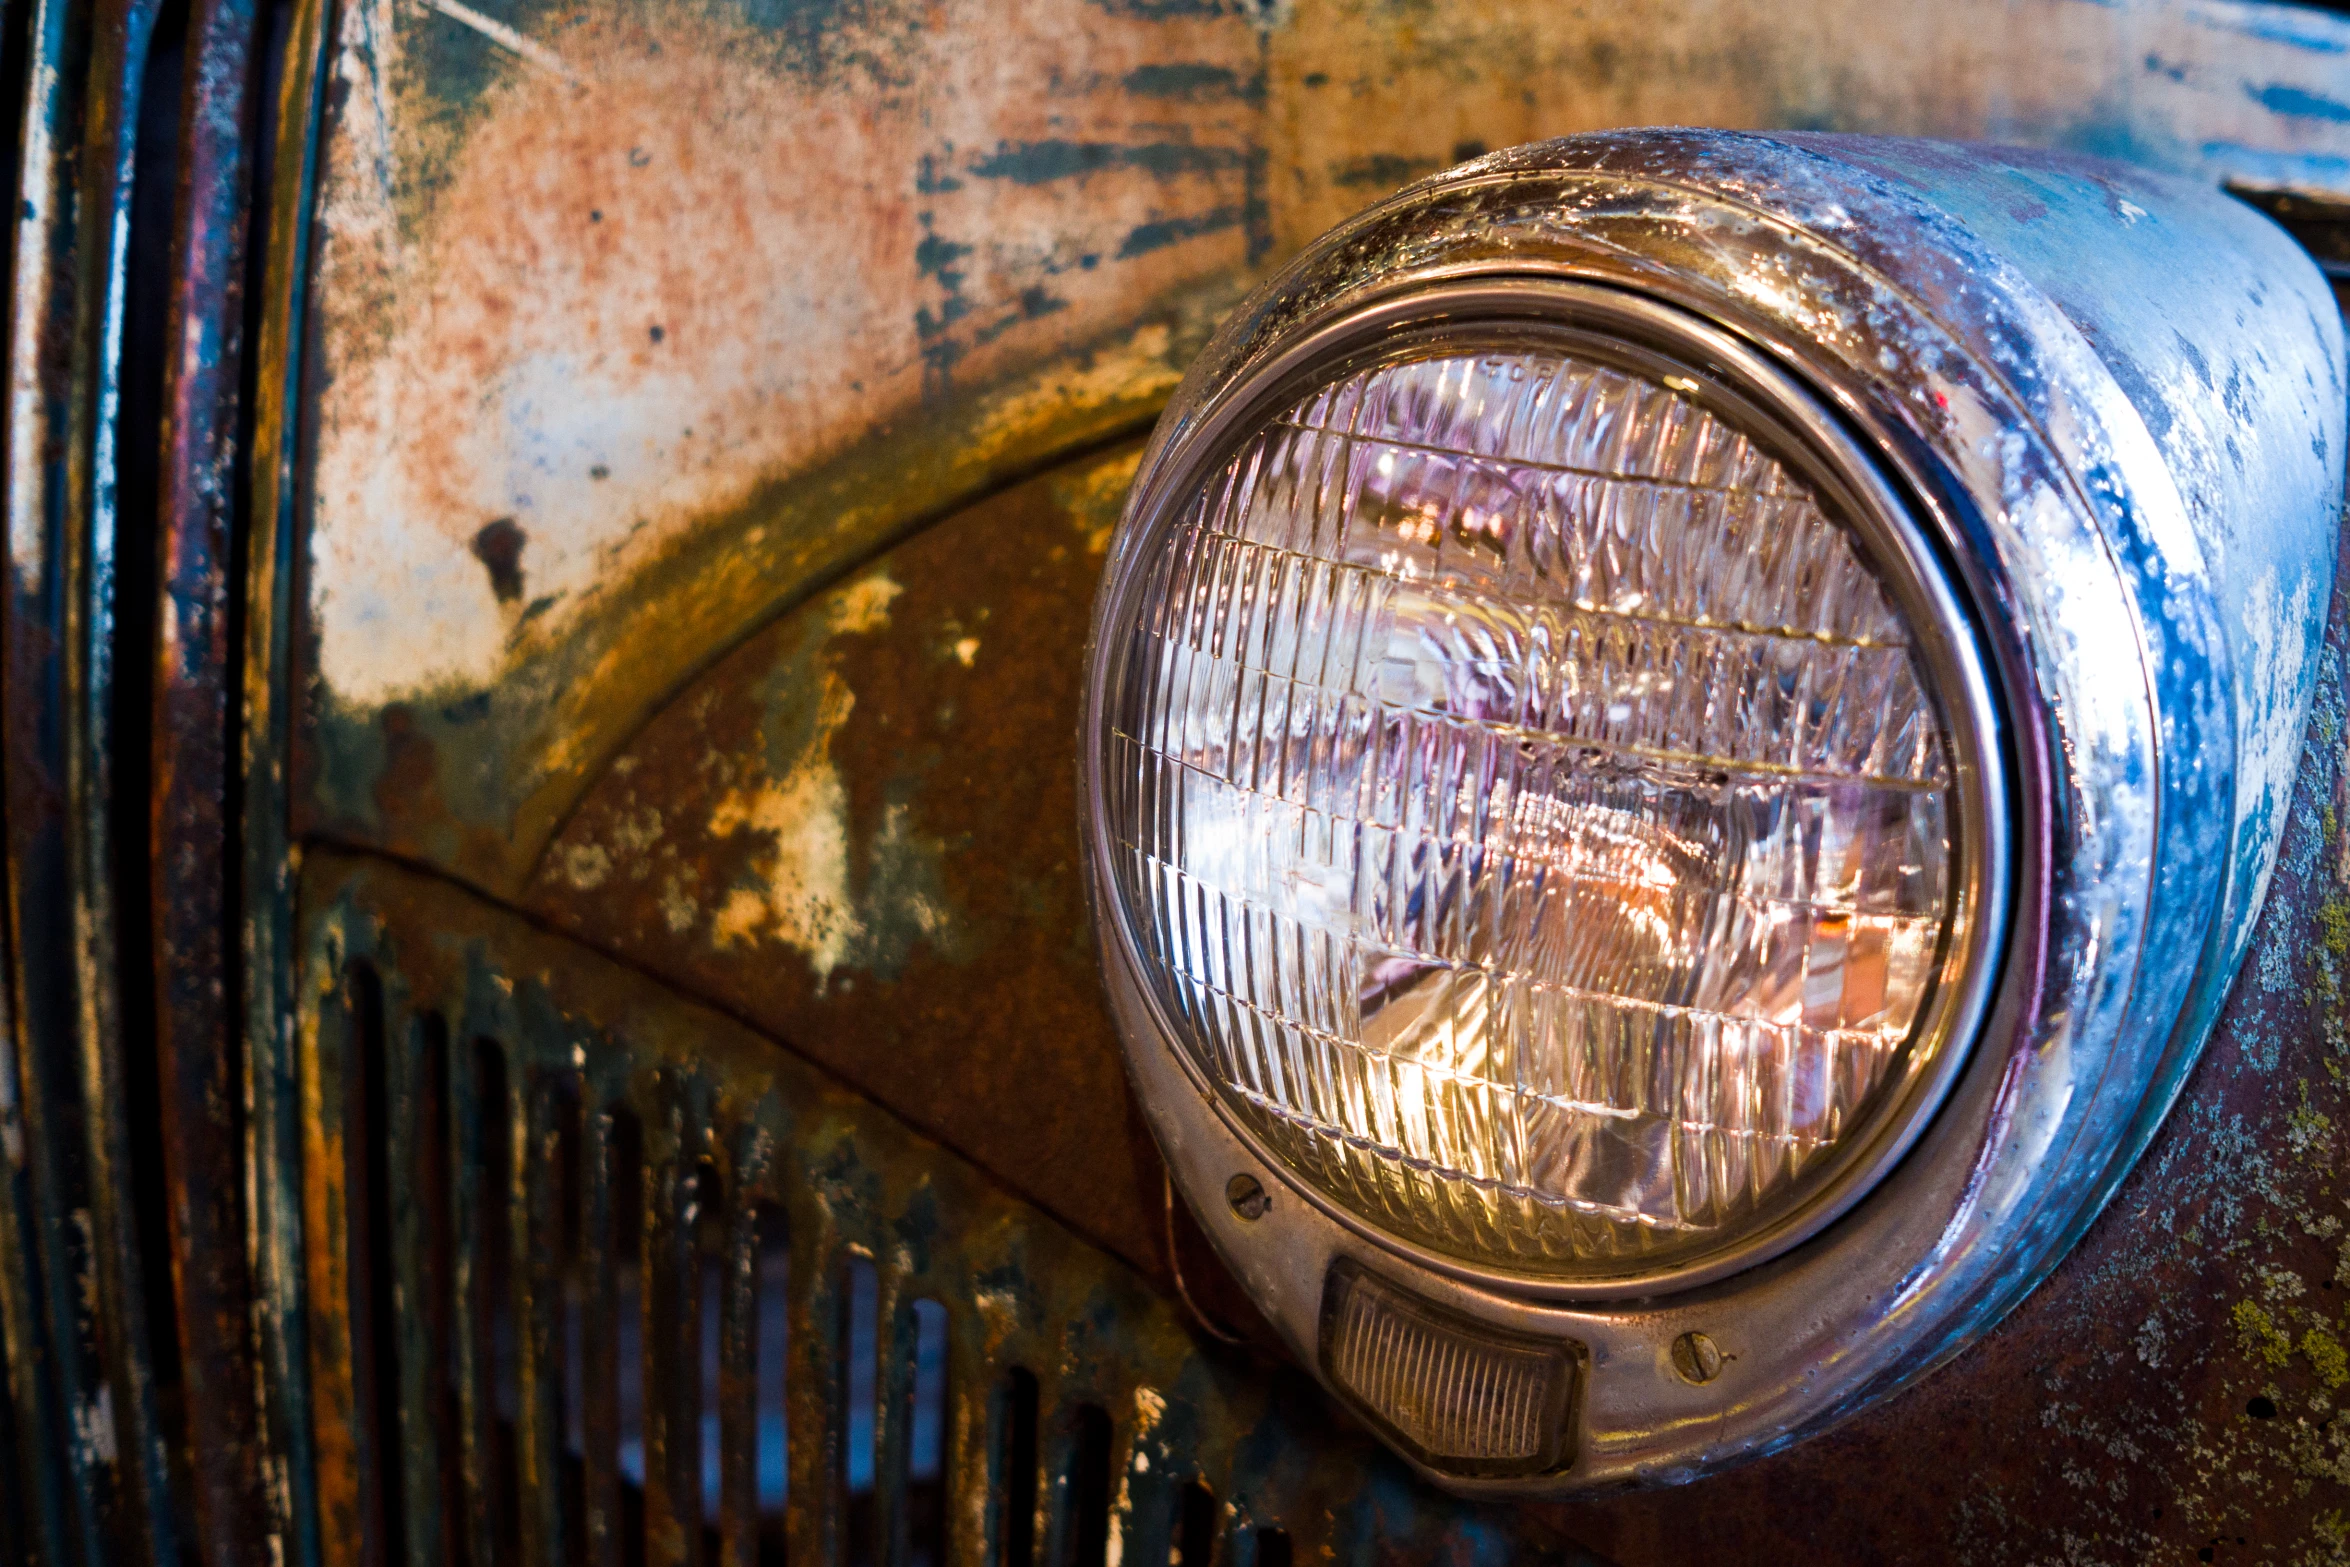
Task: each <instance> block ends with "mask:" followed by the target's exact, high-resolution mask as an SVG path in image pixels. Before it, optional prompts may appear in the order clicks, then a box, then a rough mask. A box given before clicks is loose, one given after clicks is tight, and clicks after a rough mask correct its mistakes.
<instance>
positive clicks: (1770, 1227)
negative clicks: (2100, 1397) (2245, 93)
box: [1082, 131, 2344, 1489]
mask: <svg viewBox="0 0 2350 1567" xmlns="http://www.w3.org/2000/svg"><path fill="white" fill-rule="evenodd" d="M2341 353H2342V348H2341V334H2340V327H2339V320H2338V317H2337V315H2336V313H2335V310H2334V307H2333V304H2332V301H2331V299H2330V297H2329V296H2328V295H2327V293H2326V291H2325V288H2324V285H2323V282H2322V280H2320V279H2319V278H2318V277H2317V275H2316V273H2315V271H2314V269H2312V268H2311V267H2310V266H2309V265H2308V263H2307V261H2306V259H2305V258H2302V257H2301V256H2300V255H2299V254H2298V252H2297V251H2295V250H2294V249H2293V247H2292V246H2291V244H2290V242H2289V241H2287V240H2286V239H2285V238H2284V237H2283V236H2282V235H2281V234H2280V233H2278V232H2276V231H2275V230H2273V229H2272V228H2270V227H2269V226H2268V225H2267V224H2266V223H2265V222H2264V221H2263V220H2261V219H2258V218H2257V217H2255V216H2253V215H2252V214H2250V213H2249V212H2245V211H2242V210H2240V209H2237V208H2234V207H2233V206H2232V205H2231V204H2229V203H2227V202H2226V201H2225V200H2224V199H2223V198H2220V197H2219V196H2217V195H2216V194H2212V193H2206V192H2201V191H2196V190H2193V189H2189V188H2186V187H2183V186H2180V185H2177V184H2175V183H2172V182H2168V181H2164V180H2162V179H2160V178H2158V177H2155V176H2150V175H2145V174H2141V173H2137V172H2134V171H2127V170H2121V169H2116V168H2112V167H2110V166H2103V165H2091V164H2083V163H2078V162H2065V161H2062V160H2056V159H2047V158H2036V157H2033V156H2032V155H2028V154H2015V153H2006V152H2001V153H1990V152H1983V151H1975V150H1967V149H1954V148H1947V147H1940V146H1936V145H1933V144H1926V143H1890V142H1867V141H1855V140H1847V139H1838V138H1809V137H1789V138H1779V139H1766V138H1759V137H1750V136H1736V135H1729V134H1724V133H1713V132H1685V131H1680V132H1634V133H1621V134H1612V135H1605V136H1594V137H1580V138H1571V139H1568V140H1566V141H1561V142H1553V143H1546V144H1543V145H1540V146H1536V147H1530V148H1523V149H1517V150H1515V151H1513V152H1508V153H1503V154H1499V155H1496V156H1494V157H1491V158H1486V159H1482V160H1479V161H1478V162H1477V163H1473V164H1470V165H1466V166H1464V167H1463V168H1461V169H1459V170H1455V171H1453V172H1452V173H1450V174H1447V175H1442V176H1439V177H1437V178H1436V179H1434V180H1431V181H1429V182H1426V183H1424V184H1423V185H1420V186H1418V187H1415V188H1414V189H1412V190H1410V191H1407V192H1405V193H1403V194H1402V195H1400V196H1398V197H1396V198H1394V199H1392V200H1391V201H1389V202H1387V203H1385V204H1383V205H1382V206H1380V207H1378V208H1375V209H1373V210H1372V211H1370V212H1368V213H1366V214H1364V215H1363V216H1362V217H1360V218H1358V219H1356V220H1354V221H1352V222H1351V223H1349V224H1348V225H1346V226H1344V227H1342V228H1341V229H1339V230H1337V231H1335V232H1334V233H1333V234H1331V235H1329V236H1327V237H1325V238H1324V239H1323V240H1321V241H1319V242H1318V243H1317V244H1316V245H1314V246H1313V247H1310V248H1309V249H1308V251H1307V252H1306V253H1305V254H1304V255H1302V256H1301V257H1299V258H1298V260H1297V261H1296V262H1294V263H1293V264H1292V265H1291V266H1289V267H1288V268H1287V269H1285V270H1284V271H1283V272H1282V273H1281V274H1280V275H1279V276H1278V277H1276V278H1275V279H1273V280H1272V281H1271V282H1270V283H1268V284H1267V285H1266V286H1265V288H1263V289H1262V290H1260V291H1259V292H1258V294H1257V295H1255V296H1254V297H1253V298H1252V299H1251V300H1250V301H1249V303H1248V304H1246V305H1245V306H1243V308H1242V309H1241V311H1240V312H1239V313H1238V314H1237V315H1236V317H1235V318H1234V320H1233V321H1232V322H1230V323H1229V324H1228V325H1227V326H1226V328H1225V329H1224V330H1223V332H1222V333H1220V334H1219V336H1218V338H1217V340H1216V341H1215V342H1214V343H1213V344H1211V346H1210V348H1209V349H1208V351H1207V353H1206V354H1205V355H1204V356H1203V358H1202V359H1201V361H1200V363H1199V364H1198V365H1197V366H1196V367H1195V368H1194V370H1193V372H1192V374H1191V376H1190V377H1189V378H1188V379H1187V380H1186V382H1185V384H1184V386H1183V388H1182V389H1181V391H1180V392H1179V393H1178V394H1177V397H1176V399H1175V402H1174V404H1173V405H1172V406H1171V407H1170V409H1169V410H1168V413H1167V415H1166V417H1165V418H1164V419H1163V420H1162V422H1161V425H1160V428H1159V432H1158V434H1157V436H1156V438H1155V439H1154V441H1153V444H1152V447H1151V450H1150V452H1149V453H1148V455H1147V456H1146V458H1145V460H1144V464H1143V467H1142V470H1141V472H1140V475H1139V477H1138V479H1137V482H1136V485H1135V490H1134V494H1133V497H1132V499H1131V501H1130V503H1129V507H1128V512H1127V515H1126V518H1125V521H1124V522H1123V524H1122V525H1121V529H1120V532H1119V535H1118V538H1117V540H1116V541H1115V543H1114V545H1113V548H1112V552H1111V561H1110V565H1109V569H1108V572H1107V575H1106V577H1105V581H1104V587H1103V590H1102V595H1101V598H1100V601H1099V604H1098V606H1097V612H1096V621H1095V632H1094V645H1093V648H1092V650H1091V658H1090V664H1089V678H1088V691H1087V710H1086V717H1085V729H1084V735H1083V744H1082V755H1083V759H1084V767H1085V770H1086V780H1085V781H1086V790H1085V799H1086V801H1087V811H1088V824H1087V847H1088V861H1089V870H1090V875H1091V881H1092V885H1093V888H1094V894H1095V904H1096V913H1097V918H1098V922H1099V924H1100V926H1101V932H1102V937H1103V948H1104V958H1105V967H1106V971H1107V975H1108V979H1109V982H1110V989H1111V994H1112V999H1113V1003H1114V1005H1115V1007H1116V1009H1117V1011H1118V1014H1119V1017H1120V1021H1121V1025H1122V1027H1123V1030H1124V1033H1125V1037H1126V1041H1127V1045H1128V1059H1129V1064H1130V1067H1131V1068H1132V1070H1133V1073H1134V1076H1135V1079H1136V1083H1137V1086H1138V1089H1139V1091H1140V1094H1141V1097H1142V1100H1143V1102H1144V1104H1145V1106H1146V1108H1147V1109H1148V1111H1149V1113H1150V1115H1151V1118H1152V1121H1153V1125H1154V1129H1155V1130H1156V1131H1157V1133H1158V1135H1159V1137H1160V1140H1161V1144H1162V1146H1163V1148H1164V1149H1165V1151H1166V1152H1167V1155H1168V1158H1169V1163H1170V1167H1171V1169H1172V1170H1173V1172H1174V1174H1175V1178H1176V1180H1177V1183H1178V1185H1179V1186H1180V1187H1181V1188H1182V1189H1183V1190H1184V1191H1185V1193H1186V1195H1187V1196H1188V1197H1189V1198H1190V1200H1191V1201H1192V1203H1193V1206H1194V1207H1195V1209H1196V1210H1198V1211H1199V1212H1200V1214H1201V1216H1202V1219H1203V1222H1204V1223H1205V1224H1206V1226H1207V1228H1208V1230H1209V1233H1210V1235H1211V1236H1212V1237H1213V1238H1214V1239H1215V1241H1216V1242H1217V1244H1218V1246H1219V1247H1220V1249H1221V1250H1222V1251H1223V1253H1224V1255H1225V1256H1226V1258H1227V1260H1229V1261H1230V1262H1231V1263H1232V1264H1233V1266H1234V1268H1235V1270H1236V1271H1237V1272H1238V1274H1239V1275H1240V1277H1241V1278H1242V1279H1243V1280H1244V1282H1246V1283H1247V1284H1248V1285H1249V1287H1250V1288H1251V1290H1252V1293H1253V1294H1254V1295H1255V1296H1256V1298H1257V1299H1258V1301H1259V1303H1260V1304H1261V1305H1262V1306H1263V1307H1264V1308H1265V1310H1266V1312H1267V1315H1268V1316H1269V1317H1270V1318H1271V1319H1272V1321H1273V1322H1274V1323H1275V1325H1276V1326H1277V1328H1279V1329H1280V1330H1281V1331H1282V1332H1283V1333H1284V1334H1285V1335H1286V1336H1287V1337H1288V1338H1289V1339H1290V1340H1291V1342H1292V1343H1293V1345H1294V1346H1295V1348H1296V1349H1297V1351H1298V1353H1299V1354H1300V1357H1301V1358H1302V1359H1304V1360H1306V1361H1307V1362H1308V1363H1309V1364H1313V1365H1316V1366H1317V1367H1318V1368H1319V1370H1320V1371H1321V1373H1322V1375H1323V1377H1324V1379H1325V1381H1326V1382H1327V1383H1328V1384H1329V1385H1330V1386H1331V1387H1332V1388H1333V1390H1334V1391H1335V1392H1337V1393H1338V1394H1339V1395H1340V1396H1342V1397H1344V1398H1346V1399H1348V1400H1349V1401H1350V1402H1352V1403H1354V1404H1355V1405H1356V1407H1357V1408H1358V1409H1360V1410H1361V1411H1362V1412H1363V1413H1364V1414H1365V1415H1366V1417H1367V1418H1369V1419H1370V1420H1371V1422H1372V1423H1373V1424H1374V1425H1375V1426H1376V1427H1378V1428H1379V1429H1380V1430H1382V1431H1383V1432H1384V1433H1385V1434H1386V1435H1387V1436H1388V1437H1389V1439H1390V1440H1391V1441H1392V1442H1394V1444H1395V1445H1396V1446H1397V1447H1398V1448H1399V1449H1400V1450H1402V1451H1403V1452H1405V1453H1406V1454H1407V1455H1409V1456H1410V1457H1412V1458H1413V1459H1414V1460H1415V1461H1417V1462H1419V1463H1420V1464H1422V1465H1423V1466H1424V1467H1426V1468H1427V1469H1428V1470H1430V1471H1431V1472H1432V1473H1435V1474H1437V1475H1439V1476H1440V1477H1443V1478H1446V1479H1447V1480H1448V1481H1450V1482H1451V1483H1454V1484H1457V1485H1464V1486H1472V1487H1474V1486H1487V1487H1496V1486H1498V1487H1503V1488H1512V1489H1520V1488H1524V1487H1526V1486H1528V1485H1535V1486H1540V1487H1545V1488H1553V1489H1556V1488H1568V1489H1572V1488H1585V1487H1590V1486H1595V1485H1608V1484H1620V1483H1624V1482H1627V1481H1632V1480H1639V1479H1653V1478H1670V1477H1682V1476H1686V1475H1689V1474H1694V1473H1697V1472H1700V1471H1702V1470H1703V1469H1705V1468H1707V1467H1709V1466H1712V1465H1715V1464H1719V1463H1721V1462H1724V1461H1728V1460H1730V1459H1734V1458H1736V1457H1739V1456H1743V1455H1746V1454H1751V1453H1754V1452H1757V1451H1763V1450H1767V1449H1768V1448H1770V1447H1772V1446H1775V1445H1778V1444H1779V1443H1782V1442H1784V1441H1787V1440H1789V1439H1791V1438H1792V1437H1793V1436H1795V1435H1797V1434H1800V1433H1801V1432H1803V1431H1806V1430H1809V1429H1813V1428H1816V1427H1818V1426H1820V1425H1822V1424H1825V1423H1827V1422H1828V1421H1830V1420H1832V1419H1834V1418H1836V1417H1838V1416H1839V1415H1841V1414H1844V1413H1848V1412H1850V1411H1851V1410H1853V1409H1855V1408H1858V1407H1860V1406H1861V1405H1862V1404H1863V1403H1865V1402H1866V1401H1868V1400H1869V1399H1870V1398H1872V1397H1875V1396H1879V1395H1881V1394H1882V1393H1884V1392H1885V1391H1888V1390H1890V1389H1891V1388H1894V1387H1897V1386H1899V1385H1900V1384H1901V1383H1902V1382H1904V1381H1905V1380H1907V1379H1908V1378H1910V1377H1913V1376H1915V1375H1917V1374H1918V1373H1920V1372H1921V1371H1922V1370H1924V1369H1926V1368H1927V1367H1929V1366H1931V1365H1932V1364H1934V1363H1936V1361H1937V1360H1939V1359H1940V1358H1941V1357H1944V1356H1946V1355H1948V1354H1950V1353H1953V1352H1955V1351H1956V1349H1957V1348H1959V1347H1961V1346H1962V1345H1963V1344H1965V1343H1966V1342H1968V1341H1969V1340H1970V1339H1971V1338H1972V1337H1973V1336H1974V1335H1975V1334H1978V1333H1980V1332H1981V1331H1982V1330H1983V1329H1984V1328H1986V1327H1987V1326H1988V1325H1989V1324H1990V1323H1991V1322H1993V1321H1995V1320H1997V1318H1998V1316H1999V1315H2000V1314H2002V1313H2003V1312H2004V1311H2005V1310H2006V1309H2008V1307H2009V1306H2011V1305H2012V1304H2013V1303H2014V1302H2015V1301H2016V1300H2018V1299H2020V1298H2021V1296H2022V1294H2023V1293H2024V1292H2025V1291H2026V1290H2028V1289H2029V1288H2030V1287H2031V1285H2032V1284H2033V1283H2035V1282H2037V1280H2038V1279H2039V1278H2040V1277H2042V1276H2044V1274H2045V1273H2046V1271H2047V1269H2048V1268H2050V1267H2051V1266H2053V1265H2054V1263H2055V1261H2056V1260H2057V1259H2058V1258H2059V1257H2060V1256H2061V1255H2062V1254H2063V1251H2064V1250H2065V1249H2066V1247H2067V1246H2069V1244H2070V1241H2071V1239H2072V1237H2073V1236H2075V1235H2077V1234H2078V1232H2079V1230H2080V1228H2081V1227H2082V1226H2084V1225H2085V1224H2086V1223H2087V1222H2088V1220H2089V1219H2090V1218H2091V1217H2093V1216H2094V1214H2095V1212H2096V1211H2097V1209H2098V1207H2099V1206H2101V1205H2102V1203H2103V1202H2104V1200H2105V1199H2106V1197H2108V1196H2109V1195H2110V1194H2111V1192H2112V1190H2113V1187H2114V1185H2115V1183H2116V1182H2118V1180H2119V1179H2120V1177H2121V1175H2122V1174H2123V1173H2125V1172H2126V1170H2127V1169H2128V1167H2129V1164H2130V1162H2131V1161H2132V1160H2133V1159H2134V1158H2135V1156H2136V1154H2137V1152H2138V1150H2139V1149H2140V1148H2142V1147H2143V1145H2144V1143H2145V1140H2146V1139H2147V1138H2148V1137H2149V1136H2150V1135H2151V1134H2152V1131H2153V1128H2154V1126H2155V1125H2156V1123H2157V1122H2158V1121H2159V1119H2160V1117H2161V1115H2162V1113H2163V1111H2164V1110H2165V1109H2166V1108H2167V1107H2168V1104H2169V1102H2170V1100H2171V1099H2172V1097H2174V1096H2175V1094H2176V1091H2177V1088H2178V1085H2179V1083H2180V1082H2181V1080H2182V1079H2183V1076H2184V1072H2185V1069H2186V1067H2187V1066H2188V1065H2189V1064H2190V1063H2191V1062H2192V1059H2193V1056H2194V1053H2195V1051H2196V1049H2197V1048H2198V1047H2199V1046H2200V1043H2201V1040H2202V1037H2203V1035H2204V1033H2205V1032H2206V1031H2207V1030H2208V1027H2209V1023H2210V1020H2211V1017H2212V1015H2213V1013H2214V1012H2215V1010H2216V1006H2217V1002H2218V999H2219V997H2220V995H2221V994H2222V993H2223V992H2224V989H2225V986H2226V982H2227V980H2228V978H2229V977H2230V975H2231V973H2232V971H2233V967H2234V964H2235V961H2236V959H2237V958H2238V957H2239V956H2240V954H2241V952H2242V950H2243V945H2244V941H2245V939H2246V937H2247V934H2248V927H2249V923H2250V916H2251V914H2252V912H2253V911H2254V910H2255V908H2256V907H2257V904H2258V900H2259V894H2260V891H2261V889H2262V887H2263V886H2264V884H2265V880H2266V876H2267V872H2268V869H2269V865H2270V862H2271V860H2272V858H2273V853H2274V847H2275V841H2276V834H2277V831H2278V828H2279V827H2280V825H2281V820H2280V817H2281V811H2282V804H2283V799H2284V796H2285V791H2286V789H2287V788H2288V787H2289V784H2290V779H2291V773H2292V766H2293V761H2294V758H2295V756H2296V754H2297V747H2298V738H2299V729H2300V724H2301V719H2302V716H2303V715H2304V713H2305V712H2306V704H2307V700H2308V693H2309V687H2310V676H2311V674H2312V671H2313V662H2314V661H2313V658H2312V649H2313V648H2314V646H2315V643H2316V639H2317V635H2318V632H2319V630H2320V628H2321V623H2322V614H2323V608H2324V603H2325V599H2326V596H2327V589H2328V584H2329V582H2330V576H2331V554H2332V550H2331V546H2332V538H2333V529H2334V523H2335V519H2336V517H2337V515H2338V510H2339V505H2340V498H2341V467H2342V453H2343V428H2342V427H2343V413H2344V408H2343V381H2342V370H2341ZM1260 1174H1261V1175H1262V1176H1263V1177H1264V1185H1265V1186H1267V1187H1268V1188H1270V1189H1272V1190H1274V1192H1275V1193H1276V1196H1275V1200H1274V1202H1273V1203H1272V1204H1271V1206H1270V1207H1269V1208H1267V1207H1266V1206H1264V1205H1262V1204H1250V1205H1247V1206H1246V1208H1242V1207H1236V1206H1234V1205H1231V1204H1228V1203H1226V1202H1225V1200H1224V1198H1223V1193H1224V1192H1225V1191H1226V1189H1227V1183H1228V1182H1230V1181H1232V1180H1233V1179H1234V1178H1236V1177H1237V1176H1242V1175H1246V1176H1249V1177H1250V1178H1251V1179H1252V1180H1253V1179H1255V1178H1256V1177H1257V1176H1259V1175H1260ZM1699 1338H1702V1339H1703V1341H1704V1343H1705V1344H1706V1345H1707V1346H1708V1347H1709V1352H1708V1354H1707V1355H1706V1356H1704V1357H1700V1356H1698V1355H1696V1353H1695V1352H1694V1351H1691V1350H1689V1349H1688V1346H1689V1345H1690V1344H1692V1343H1694V1342H1696V1341H1697V1340H1698V1339H1699ZM1677 1345H1678V1346H1680V1348H1678V1349H1677V1348H1676V1346H1677ZM1440 1367H1443V1368H1450V1369H1449V1370H1446V1371H1444V1372H1443V1374H1442V1375H1439V1374H1438V1372H1437V1370H1436V1369H1433V1368H1440Z"/></svg>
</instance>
